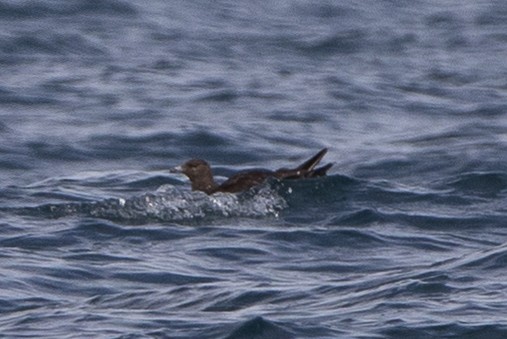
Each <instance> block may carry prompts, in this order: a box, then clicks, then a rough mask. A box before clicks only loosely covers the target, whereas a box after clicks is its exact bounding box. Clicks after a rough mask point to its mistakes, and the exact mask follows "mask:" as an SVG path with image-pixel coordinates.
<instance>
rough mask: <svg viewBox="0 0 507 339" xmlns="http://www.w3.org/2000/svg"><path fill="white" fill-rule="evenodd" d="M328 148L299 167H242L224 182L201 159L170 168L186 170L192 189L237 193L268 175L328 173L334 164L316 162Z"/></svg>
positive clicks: (288, 176) (286, 176) (297, 176)
mask: <svg viewBox="0 0 507 339" xmlns="http://www.w3.org/2000/svg"><path fill="white" fill-rule="evenodd" d="M326 152H327V148H324V149H322V150H321V151H320V152H319V153H317V154H316V155H314V156H313V157H311V158H310V159H308V160H307V161H305V162H304V163H302V164H301V165H299V166H298V167H296V168H280V169H277V170H276V171H271V170H265V169H254V170H245V171H241V172H238V173H236V174H234V175H233V176H232V177H230V178H229V179H227V180H226V181H224V182H223V183H221V184H217V183H216V182H215V180H214V178H213V173H212V171H211V167H210V165H209V164H208V163H207V162H206V161H204V160H201V159H192V160H188V161H187V162H185V163H184V164H183V165H181V166H177V167H174V168H172V169H171V172H174V173H183V174H185V175H186V176H187V177H188V178H189V179H190V182H191V183H192V191H202V192H205V193H206V194H213V193H217V192H225V193H238V192H242V191H246V190H247V189H249V188H251V187H254V186H257V185H260V184H262V183H263V182H264V181H265V180H266V179H268V178H277V179H281V180H284V179H303V178H314V177H322V176H325V175H326V172H327V171H328V170H329V169H330V168H331V166H333V164H332V163H329V164H327V165H324V166H322V167H318V168H316V166H317V165H318V163H319V162H320V160H321V159H322V157H324V155H325V154H326Z"/></svg>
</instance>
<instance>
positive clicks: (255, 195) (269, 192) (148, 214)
mask: <svg viewBox="0 0 507 339" xmlns="http://www.w3.org/2000/svg"><path fill="white" fill-rule="evenodd" d="M285 207H286V202H285V200H284V199H283V198H282V197H281V196H279V195H278V194H277V192H276V190H275V189H273V188H272V187H271V186H270V185H262V186H260V187H258V188H255V189H252V190H250V191H247V192H244V193H242V194H238V195H235V194H226V193H218V194H214V195H212V196H209V195H207V194H205V193H202V192H192V191H187V190H181V189H179V188H177V187H175V186H172V185H163V186H161V187H160V188H159V189H158V190H157V191H156V192H155V193H146V194H142V195H139V196H134V197H130V198H127V199H124V198H110V199H106V200H101V201H91V202H90V201H84V202H77V203H74V202H73V203H61V204H58V203H56V204H54V203H51V204H45V205H41V206H37V207H27V208H21V209H18V211H19V212H21V213H23V214H29V215H37V216H39V217H46V218H62V217H68V216H74V215H80V216H82V215H84V216H88V217H95V218H103V219H108V220H113V221H118V222H127V223H142V224H144V223H150V222H153V221H159V222H192V221H198V220H202V219H206V220H207V222H209V221H211V220H213V219H214V218H224V217H227V218H229V217H235V218H241V217H250V218H255V217H266V216H275V217H276V216H278V213H279V211H281V210H282V209H283V208H285Z"/></svg>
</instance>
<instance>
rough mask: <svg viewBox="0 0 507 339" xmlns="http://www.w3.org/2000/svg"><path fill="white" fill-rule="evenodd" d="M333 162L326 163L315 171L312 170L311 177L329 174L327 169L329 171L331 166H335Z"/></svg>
mask: <svg viewBox="0 0 507 339" xmlns="http://www.w3.org/2000/svg"><path fill="white" fill-rule="evenodd" d="M333 165H334V164H333V163H331V162H330V163H329V164H326V165H324V166H322V167H319V168H316V169H314V170H313V171H311V172H310V177H324V176H326V175H327V171H329V169H330V168H331V167H333Z"/></svg>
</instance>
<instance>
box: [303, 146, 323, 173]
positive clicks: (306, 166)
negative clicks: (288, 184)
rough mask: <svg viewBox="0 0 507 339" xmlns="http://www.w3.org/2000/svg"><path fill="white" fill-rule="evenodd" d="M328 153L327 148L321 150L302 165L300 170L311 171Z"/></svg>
mask: <svg viewBox="0 0 507 339" xmlns="http://www.w3.org/2000/svg"><path fill="white" fill-rule="evenodd" d="M326 153H327V148H323V149H321V150H320V151H319V152H318V153H317V154H315V155H314V156H313V157H311V158H310V159H308V160H307V161H305V162H304V163H302V164H301V165H299V166H298V167H297V169H298V170H304V171H311V170H313V168H314V167H315V166H317V165H318V163H319V162H320V161H321V160H322V158H323V157H324V155H326Z"/></svg>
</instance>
